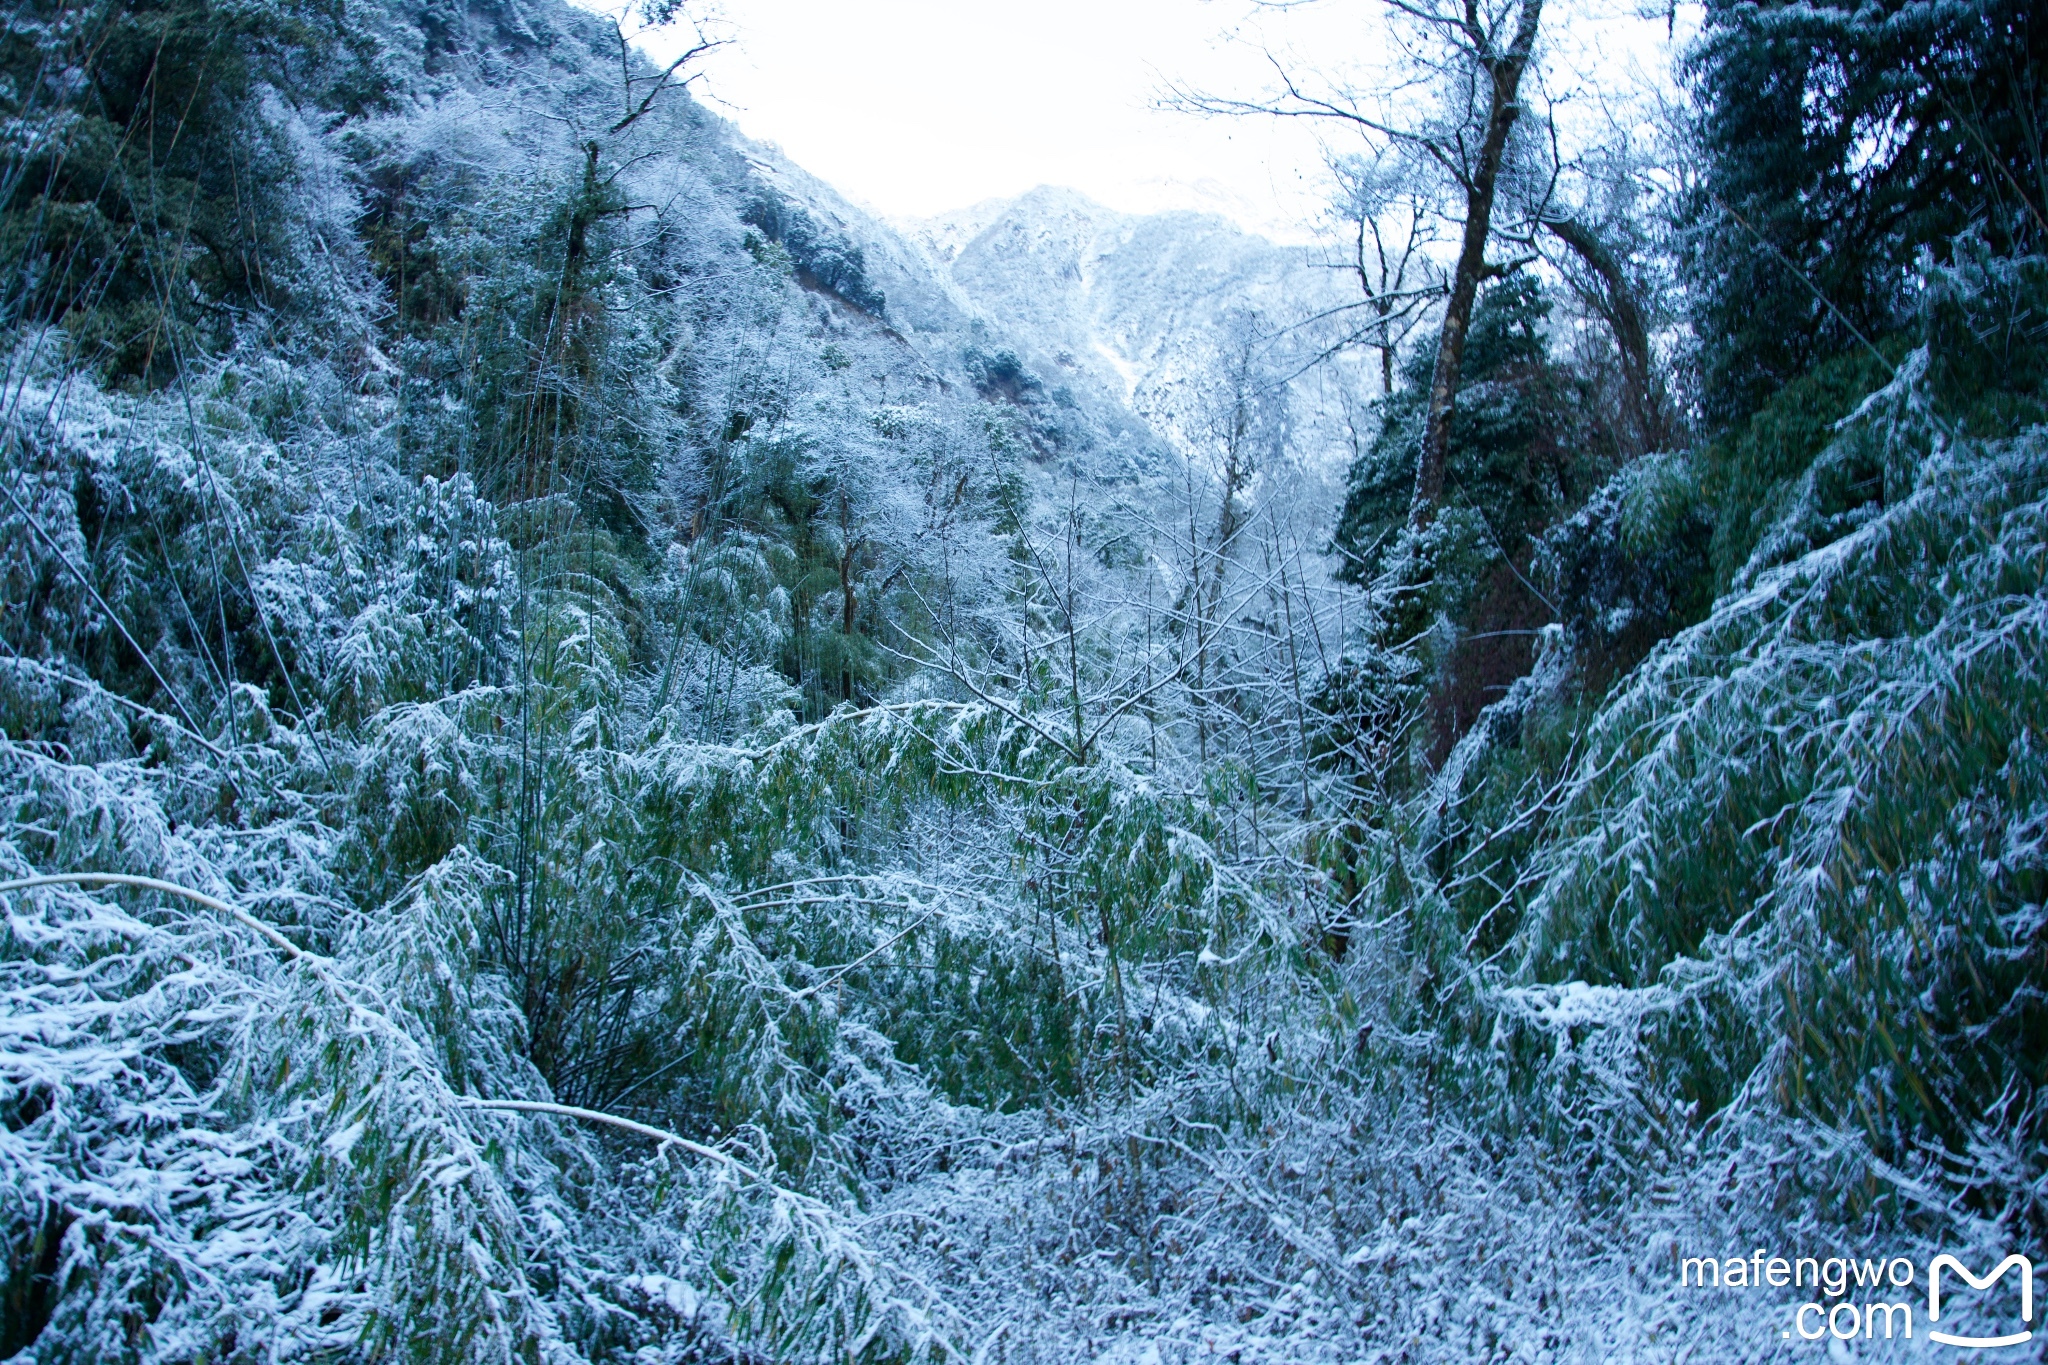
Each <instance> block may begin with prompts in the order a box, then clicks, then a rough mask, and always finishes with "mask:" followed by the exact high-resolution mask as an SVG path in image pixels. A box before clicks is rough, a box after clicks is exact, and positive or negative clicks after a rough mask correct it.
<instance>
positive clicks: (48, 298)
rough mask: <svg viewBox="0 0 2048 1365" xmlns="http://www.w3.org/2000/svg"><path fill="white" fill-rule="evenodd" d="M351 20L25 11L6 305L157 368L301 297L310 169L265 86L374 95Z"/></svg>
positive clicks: (152, 8) (3, 245) (6, 43)
mask: <svg viewBox="0 0 2048 1365" xmlns="http://www.w3.org/2000/svg"><path fill="white" fill-rule="evenodd" d="M340 18H341V10H340V8H339V6H336V5H328V4H323V3H318V2H317V0H309V2H308V3H295V2H293V0H285V2H283V3H277V4H269V3H238V2H236V0H228V2H227V3H220V2H218V0H140V2H138V3H130V2H129V0H101V2H100V3H93V4H86V5H69V4H54V5H30V6H28V7H26V8H24V9H21V10H18V11H16V13H15V14H14V15H13V16H12V17H11V18H10V21H9V23H8V26H7V30H6V36H5V38H4V39H0V70H4V72H5V74H6V77H7V79H6V81H5V93H4V95H0V114H4V116H5V117H7V118H8V119H10V120H11V122H12V128H13V130H14V131H13V138H14V139H16V142H15V145H14V146H12V147H10V149H9V150H10V154H11V155H10V165H9V170H8V177H7V180H6V185H5V196H4V200H0V253H4V255H5V259H6V260H7V261H8V262H9V270H10V272H11V273H10V275H9V278H8V279H7V281H6V283H5V286H4V290H0V316H4V317H5V319H6V320H7V321H8V322H10V323H11V322H16V321H24V320H26V321H48V322H56V323H60V324H62V325H63V326H64V327H65V328H66V329H67V330H68V331H69V332H70V333H71V334H72V336H73V337H74V339H75V341H76V344H77V346H78V348H79V354H80V355H81V356H82V357H84V358H86V359H88V360H90V361H92V362H93V363H96V364H97V365H99V366H100V367H101V368H102V369H103V370H104V372H106V373H107V374H109V375H112V376H119V377H122V378H125V379H131V380H134V381H137V382H140V383H143V384H146V385H156V384H161V383H164V382H167V381H168V380H169V379H170V378H171V377H172V376H174V375H175V374H176V373H177V372H178V367H179V365H180V363H181V360H182V359H185V358H193V357H196V356H197V355H198V354H199V353H200V352H202V351H204V350H206V349H209V348H213V347H217V346H219V345H221V344H223V343H224V341H225V340H226V338H227V336H228V335H229V332H230V331H231V329H232V327H233V325H234V321H235V319H236V317H237V316H239V315H240V314H242V313H243V312H245V311H246V310H249V309H253V308H279V307H287V306H290V305H291V304H292V303H293V302H294V299H293V294H294V289H295V286H296V285H297V283H298V282H297V279H296V276H297V274H298V270H297V265H298V262H297V261H296V259H295V253H296V244H295V243H294V242H292V241H291V240H290V239H289V237H288V235H287V229H288V226H289V224H290V222H291V219H292V215H291V214H290V213H289V212H288V211H287V207H286V206H287V202H288V197H289V195H290V194H291V189H292V183H293V178H294V175H295V171H296V168H295V167H294V165H293V163H292V156H291V153H290V151H289V150H288V147H287V143H286V139H285V137H284V136H283V134H282V133H281V131H280V130H279V129H278V128H276V127H275V126H273V124H272V122H271V120H270V119H269V117H268V116H267V115H266V114H265V113H264V112H263V111H262V110H261V109H260V108H259V107H258V106H259V102H260V101H259V96H260V94H261V92H262V91H263V90H264V89H265V88H266V87H270V88H279V89H283V90H286V91H291V92H295V93H298V92H304V93H310V94H314V95H315V96H316V97H321V96H325V97H332V96H334V95H335V94H336V93H337V90H336V88H335V87H336V84H337V82H338V83H339V84H340V85H342V86H354V87H361V88H360V89H357V91H356V95H355V96H354V97H355V98H357V99H360V98H362V97H363V95H364V94H365V92H367V93H368V94H370V95H372V96H374V92H375V84H374V82H370V83H369V84H368V85H364V82H363V79H362V78H361V76H360V74H359V73H356V72H355V64H354V63H352V62H350V61H349V60H348V58H347V57H346V55H345V52H344V49H342V48H341V47H340V46H339V45H338V43H337V39H338V37H339V33H340V26H339V20H340ZM338 53H341V54H344V55H342V56H341V57H340V60H339V61H338V63H337V62H336V61H334V60H331V59H333V58H335V57H336V54H338ZM343 68H348V69H349V70H348V71H347V72H344V71H343Z"/></svg>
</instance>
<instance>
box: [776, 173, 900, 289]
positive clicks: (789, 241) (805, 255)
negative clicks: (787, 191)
mask: <svg viewBox="0 0 2048 1365" xmlns="http://www.w3.org/2000/svg"><path fill="white" fill-rule="evenodd" d="M740 220H741V221H742V222H744V223H747V224H749V225H750V226H752V227H754V228H757V229H759V230H760V233H761V236H762V238H763V239H765V241H767V242H769V243H772V244H773V245H775V246H778V247H780V248H782V250H783V251H784V252H786V253H787V255H788V259H789V264H790V268H791V269H793V270H794V271H795V272H796V278H797V281H798V282H799V283H800V284H802V285H803V286H804V287H805V288H807V289H817V290H821V291H823V292H825V293H827V294H831V295H834V296H835V297H837V298H839V299H841V300H843V301H845V302H846V303H848V304H851V305H852V306H853V307H855V308H858V309H860V311H862V312H863V313H867V314H870V315H872V316H874V317H881V316H882V314H883V312H884V310H885V308H886V307H887V302H888V301H887V300H886V299H884V298H883V297H882V291H881V290H880V289H878V288H876V287H875V285H874V283H873V282H872V281H871V280H869V279H868V262H867V256H866V254H865V253H864V252H862V251H861V249H860V248H859V247H858V246H855V245H854V244H853V243H852V242H849V241H847V240H846V239H845V238H844V237H843V236H841V235H840V234H838V233H835V232H832V231H831V230H829V229H827V228H824V227H821V226H820V225H819V224H818V220H817V219H815V218H813V217H812V216H811V215H810V213H809V212H808V211H807V210H805V209H804V208H802V207H801V206H799V205H796V204H792V203H790V202H789V201H788V200H787V199H784V198H783V197H782V196H781V195H779V194H777V193H776V192H775V191H773V190H769V189H764V190H762V191H761V192H760V193H759V194H757V195H756V196H755V198H754V201H753V202H752V203H751V204H749V205H748V206H747V207H746V209H745V210H744V211H742V213H741V215H740Z"/></svg>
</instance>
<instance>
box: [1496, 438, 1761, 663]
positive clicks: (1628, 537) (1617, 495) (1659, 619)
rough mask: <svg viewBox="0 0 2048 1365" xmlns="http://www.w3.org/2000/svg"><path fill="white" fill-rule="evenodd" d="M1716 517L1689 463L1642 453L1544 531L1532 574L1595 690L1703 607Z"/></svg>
mask: <svg viewBox="0 0 2048 1365" xmlns="http://www.w3.org/2000/svg"><path fill="white" fill-rule="evenodd" d="M1748 488H1749V486H1748V485H1745V486H1744V491H1745V493H1746V492H1747V491H1748ZM1724 515H1726V514H1724ZM1716 524H1717V523H1716V519H1715V517H1714V515H1713V514H1712V512H1711V511H1710V509H1709V507H1708V505H1707V504H1706V503H1705V501H1704V500H1703V498H1702V496H1701V494H1700V492H1699V489H1698V486H1697V483H1696V476H1695V474H1694V473H1693V469H1692V463H1691V461H1690V460H1688V459H1687V458H1686V457H1684V456H1674V455H1649V456H1645V457H1643V458H1642V459H1640V460H1637V461H1634V462H1631V463H1630V464H1629V465H1627V466H1625V467H1624V468H1623V469H1622V470H1621V471H1620V472H1619V473H1617V474H1616V475H1615V476H1614V478H1612V479H1610V480H1609V481H1608V482H1607V483H1605V484H1603V485H1602V486H1601V487H1600V489H1599V490H1598V491H1596V492H1595V493H1594V494H1593V496H1592V497H1590V498H1588V499H1586V502H1585V505H1584V506H1582V507H1581V508H1579V510H1578V511H1577V512H1574V513H1573V514H1572V515H1571V516H1570V517H1568V518H1566V519H1565V520H1564V521H1561V522H1559V523H1558V524H1557V525H1555V526H1553V527H1551V528H1550V530H1549V531H1547V532H1545V533H1544V536H1543V542H1542V546H1541V548H1540V549H1539V551H1538V553H1537V557H1536V564H1535V573H1536V576H1537V578H1538V580H1539V581H1540V582H1541V583H1542V585H1543V590H1544V593H1545V594H1546V595H1547V596H1548V597H1549V598H1550V600H1551V602H1552V603H1553V604H1555V605H1556V607H1557V611H1558V619H1559V621H1560V622H1561V623H1562V624H1563V626H1564V628H1565V631H1566V633H1567V635H1568V637H1569V639H1570V642H1571V645H1572V647H1573V648H1574V649H1575V650H1576V651H1578V652H1579V653H1580V654H1581V655H1582V656H1583V661H1584V666H1585V668H1586V670H1587V672H1588V677H1587V678H1586V680H1585V681H1586V682H1587V683H1588V684H1590V685H1591V686H1593V687H1594V688H1595V689H1596V690H1597V689H1598V688H1599V687H1601V686H1603V685H1604V684H1605V683H1606V682H1607V681H1608V680H1609V679H1612V678H1613V677H1615V676H1616V675H1617V674H1619V673H1622V672H1625V671H1627V670H1628V669H1630V668H1632V667H1634V666H1635V665H1636V663H1637V662H1638V661H1640V660H1641V659H1642V657H1643V656H1644V655H1645V654H1647V653H1649V651H1650V648H1651V646H1653V645H1654V644H1656V642H1657V641H1659V640H1662V639H1664V638H1666V637H1667V636H1670V635H1672V634H1674V633H1675V632H1677V631H1678V630H1679V629H1681V628H1683V627H1685V626H1689V625H1691V624H1692V623H1693V622H1694V621H1697V620H1698V619H1699V618H1700V617H1701V616H1703V615H1705V614H1706V610H1707V608H1708V606H1710V605H1711V604H1712V601H1713V589H1714V582H1715V579H1714V574H1713V564H1712V559H1711V557H1710V550H1711V547H1712V543H1713V535H1714V529H1715V526H1716ZM1721 524H1726V523H1725V521H1724V522H1722V523H1721Z"/></svg>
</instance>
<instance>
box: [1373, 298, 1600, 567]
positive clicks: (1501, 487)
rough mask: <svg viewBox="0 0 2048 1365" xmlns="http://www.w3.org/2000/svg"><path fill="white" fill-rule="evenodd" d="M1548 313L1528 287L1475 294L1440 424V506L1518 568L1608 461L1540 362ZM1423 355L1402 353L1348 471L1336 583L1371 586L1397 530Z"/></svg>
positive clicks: (1547, 357)
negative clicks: (1461, 358)
mask: <svg viewBox="0 0 2048 1365" xmlns="http://www.w3.org/2000/svg"><path fill="white" fill-rule="evenodd" d="M1549 312H1550V303H1549V301H1548V300H1547V299H1546V298H1545V297H1544V294H1543V291H1542V289H1541V287H1540V286H1539V285H1538V284H1537V283H1536V281H1535V280H1534V278H1532V277H1530V276H1528V275H1517V276H1514V277H1513V278H1511V279H1507V280H1503V281H1500V282H1499V283H1496V284H1494V285H1491V286H1489V287H1488V288H1487V290H1486V291H1485V293H1484V294H1483V295H1481V297H1480V300H1479V304H1478V306H1477V308H1476V309H1475V310H1474V312H1473V315H1472V328H1471V331H1470V333H1469V334H1468V336H1467V339H1466V343H1465V365H1464V369H1463V372H1462V378H1461V380H1460V384H1459V389H1458V394H1457V398H1456V401H1455V406H1454V408H1453V415H1452V420H1451V455H1450V463H1449V467H1448V471H1447V474H1446V479H1445V486H1446V490H1447V491H1446V499H1445V500H1446V503H1447V505H1449V506H1451V507H1462V508H1470V509H1472V510H1474V511H1476V512H1478V513H1479V514H1480V516H1481V518H1482V519H1483V522H1484V528H1483V529H1484V532H1485V534H1486V535H1487V536H1488V537H1489V539H1490V540H1491V541H1492V542H1493V546H1494V548H1495V549H1496V550H1498V551H1499V552H1500V553H1501V554H1503V555H1505V556H1506V557H1508V558H1510V559H1512V560H1515V561H1517V562H1518V563H1519V562H1523V561H1525V560H1526V559H1527V556H1528V550H1529V544H1530V541H1531V539H1532V538H1533V537H1534V536H1535V535H1537V534H1538V533H1540V532H1541V531H1542V530H1543V528H1544V527H1545V526H1547V525H1549V524H1550V522H1551V521H1552V520H1554V519H1555V518H1556V517H1557V516H1558V515H1560V514H1561V513H1563V512H1564V511H1566V510H1568V509H1570V508H1571V507H1573V506H1575V505H1576V504H1577V502H1578V500H1579V499H1580V498H1583V497H1584V496H1585V495H1586V493H1587V492H1588V491H1590V489H1591V488H1592V487H1593V486H1594V485H1595V484H1597V483H1598V481H1599V480H1600V479H1601V478H1602V477H1604V476H1605V474H1606V473H1607V467H1608V466H1607V462H1608V461H1610V460H1611V459H1612V449H1611V446H1610V445H1609V444H1608V443H1607V442H1605V441H1604V440H1603V439H1602V437H1601V434H1600V433H1599V431H1598V427H1597V425H1596V423H1595V422H1594V421H1593V420H1592V417H1591V414H1590V413H1589V411H1588V404H1587V402H1586V399H1587V388H1586V386H1585V384H1584V383H1583V381H1581V380H1579V379H1578V378H1577V377H1575V376H1574V375H1572V374H1571V373H1570V372H1569V371H1567V370H1566V369H1564V368H1563V367H1562V366H1560V365H1559V364H1557V363H1556V362H1555V361H1554V360H1553V359H1552V357H1551V354H1550V346H1549V342H1548V339H1547V338H1546V336H1545V333H1544V327H1545V320H1546V318H1547V317H1548V315H1549ZM1435 363H1436V357H1435V354H1434V353H1433V352H1432V351H1430V350H1428V349H1426V348H1423V349H1418V350H1416V351H1415V352H1414V353H1412V354H1411V355H1410V356H1409V358H1408V360H1407V362H1406V365H1405V366H1404V370H1403V380H1404V382H1403V386H1402V387H1401V388H1400V389H1398V390H1397V391H1396V392H1395V393H1394V395H1393V396H1392V397H1390V398H1388V399H1386V400H1385V401H1384V403H1383V404H1382V417H1383V425H1382V428H1381V430H1380V434H1379V436H1378V437H1377V438H1376V439H1375V440H1374V442H1373V444H1372V446H1371V448H1370V449H1368V450H1367V451H1366V452H1365V453H1364V454H1362V455H1361V456H1359V458H1358V460H1357V461H1356V462H1355V463H1354V464H1353V465H1352V467H1351V474H1350V480H1349V489H1348V491H1347V493H1346V495H1345V499H1344V510H1343V513H1342V515H1341V517H1340V518H1339V520H1338V523H1337V529H1336V532H1335V534H1334V536H1333V538H1332V539H1333V541H1334V544H1335V546H1336V549H1337V551H1338V553H1339V554H1340V555H1341V556H1342V557H1343V566H1342V567H1341V568H1340V569H1339V571H1338V572H1339V575H1340V576H1341V577H1343V578H1345V579H1346V580H1348V581H1350V582H1354V583H1361V584H1364V583H1371V582H1372V581H1374V580H1375V579H1376V578H1377V577H1378V576H1379V574H1380V571H1381V569H1382V568H1383V567H1384V565H1385V562H1386V560H1385V557H1386V556H1387V555H1388V554H1389V553H1390V552H1391V551H1392V549H1393V548H1394V543H1395V539H1396V536H1397V533H1398V530H1399V528H1400V527H1401V526H1402V525H1403V524H1404V523H1405V522H1406V520H1407V518H1408V505H1409V501H1410V498H1411V496H1412V494H1413V491H1414V487H1415V462H1416V458H1417V455H1418V453H1419V451H1420V450H1421V443H1422V423H1423V417H1424V412H1425V406H1426V403H1427V400H1428V385H1429V376H1430V372H1431V369H1432V367H1433V366H1434V365H1435Z"/></svg>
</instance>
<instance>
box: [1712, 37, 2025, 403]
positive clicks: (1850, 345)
mask: <svg viewBox="0 0 2048 1365" xmlns="http://www.w3.org/2000/svg"><path fill="white" fill-rule="evenodd" d="M1692 76H1693V81H1694V86H1695V89H1696V91H1697V93H1698V96H1699V98H1700V101H1701V104H1702V106H1703V118H1702V122H1701V126H1700V140H1701V144H1702V149H1703V151H1704V153H1705V158H1706V159H1705V165H1704V170H1705V175H1704V177H1703V180H1702V183H1701V184H1700V186H1699V188H1698V189H1697V191H1696V192H1695V194H1694V198H1693V201H1692V203H1691V205H1690V207H1689V210H1688V213H1689V228H1688V235H1687V239H1686V240H1687V243H1688V246H1687V272H1688V276H1689V282H1690V284H1691V287H1692V289H1693V290H1694V293H1695V297H1696V299H1697V302H1696V304H1695V312H1694V316H1695V324H1694V330H1695V332H1696V333H1697V335H1698V336H1699V338H1700V341H1701V347H1702V359H1703V362H1704V368H1705V388H1706V395H1705V396H1706V400H1707V408H1708V414H1709V416H1710V418H1712V419H1714V420H1715V421H1717V422H1721V423H1725V422H1728V421H1731V420H1738V419H1740V418H1742V417H1744V416H1746V415H1747V414H1749V413H1750V412H1753V411H1754V410H1756V409H1757V408H1758V407H1759V406H1761V405H1762V404H1763V403H1765V402H1767V401H1768V400H1770V398H1771V397H1772V396H1773V395H1774V394H1775V393H1776V392H1777V390H1778V389H1779V388H1781V387H1782V386H1784V385H1786V384H1788V383H1790V382H1791V381H1792V380H1793V379H1795V378H1796V377H1798V376H1799V375H1801V374H1804V373H1806V372H1807V371H1809V370H1811V369H1813V368H1814V367H1815V366H1816V365H1817V364H1819V363H1820V362H1822V361H1824V360H1827V359H1829V358H1830V357H1833V356H1836V355H1841V354H1843V353H1845V352H1848V351H1851V350H1858V349H1863V342H1862V341H1861V340H1859V338H1858V336H1857V332H1858V331H1860V332H1861V333H1862V335H1863V336H1865V337H1872V338H1875V337H1881V336H1883V335H1885V334H1886V333H1888V332H1891V331H1893V330H1895V329H1897V328H1898V327H1899V326H1901V325H1902V324H1903V323H1905V322H1906V321H1908V320H1909V319H1910V318H1911V316H1912V313H1913V310H1914V307H1915V302H1914V299H1913V296H1912V287H1911V281H1912V276H1913V272H1914V270H1915V268H1916V261H1917V259H1918V256H1919V253H1920V252H1921V251H1922V250H1923V249H1926V250H1929V251H1931V252H1932V253H1933V255H1934V258H1935V259H1936V260H1947V259H1948V258H1949V251H1950V243H1951V242H1952V241H1954V240H1955V239H1956V238H1957V237H1958V236H1959V235H1960V234H1962V233H1963V232H1964V230H1965V229H1967V228H1970V227H1972V226H1975V227H1976V228H1977V229H1978V230H1980V231H1982V232H1983V233H1985V234H1986V236H1987V239H1988V240H1989V241H1990V242H1991V244H1992V247H1993V250H1994V251H1996V252H1998V253H2000V254H2009V253H2012V252H2014V251H2015V250H2016V249H2022V248H2025V247H2026V246H2027V245H2028V244H2030V243H2035V242H2038V241H2039V240H2040V236H2041V233H2042V231H2043V228H2042V223H2043V221H2044V220H2043V214H2044V212H2048V178H2044V173H2043V170H2042V168H2043V166H2044V165H2048V157H2044V151H2048V147H2044V144H2043V141H2042V139H2043V137H2044V129H2048V25H2044V24H2043V23H2042V21H2041V17H2040V14H2039V12H2038V11H2037V10H2036V9H2035V8H2034V7H2033V6H2032V5H2031V4H2029V3H2027V0H1972V2H1971V3H1966V4H1935V3H1927V0H1881V2H1880V3H1874V4H1861V5H1851V4H1807V3H1803V2H1801V3H1794V2H1793V0H1766V2H1765V3H1757V0H1714V3H1711V4H1709V5H1708V7H1707V20H1706V28H1705V33H1704V37H1703V39H1702V42H1701V44H1700V46H1699V48H1698V49H1697V51H1696V52H1695V54H1694V56H1693V58H1692ZM1823 299H1824V300H1825V302H1822V300H1823Z"/></svg>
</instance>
